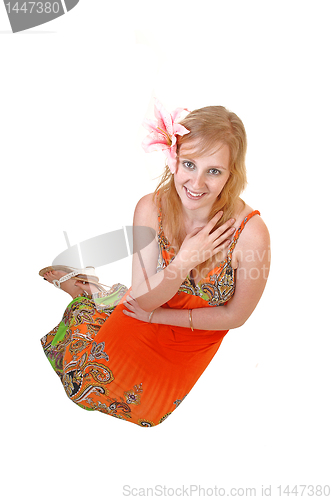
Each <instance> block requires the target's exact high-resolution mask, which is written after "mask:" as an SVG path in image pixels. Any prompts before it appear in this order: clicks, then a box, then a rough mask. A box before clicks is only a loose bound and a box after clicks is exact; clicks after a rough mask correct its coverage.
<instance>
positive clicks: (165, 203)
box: [155, 106, 247, 271]
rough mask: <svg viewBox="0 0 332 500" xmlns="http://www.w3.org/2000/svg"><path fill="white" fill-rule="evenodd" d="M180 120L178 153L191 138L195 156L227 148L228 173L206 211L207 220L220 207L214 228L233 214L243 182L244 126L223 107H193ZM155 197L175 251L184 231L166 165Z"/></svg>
mask: <svg viewBox="0 0 332 500" xmlns="http://www.w3.org/2000/svg"><path fill="white" fill-rule="evenodd" d="M180 123H181V125H183V126H184V127H185V128H186V129H188V130H189V131H190V132H189V134H186V135H184V136H178V142H177V144H178V149H177V152H178V153H179V150H180V148H181V146H182V145H185V144H189V143H192V142H194V141H196V144H197V143H199V147H198V148H197V149H196V151H195V154H196V156H198V157H199V156H204V155H207V154H208V155H211V154H214V153H215V152H217V151H218V150H219V149H220V148H221V147H222V146H223V145H225V144H226V145H228V147H229V151H230V160H229V171H230V175H229V178H228V180H227V182H226V184H225V186H224V187H223V189H222V191H221V193H220V194H219V196H218V197H217V199H216V201H215V202H214V204H213V206H212V209H211V212H210V214H209V220H210V219H212V217H214V215H215V214H216V213H217V212H219V211H220V210H223V212H224V213H223V216H222V218H221V219H220V221H219V222H218V223H217V224H216V226H215V228H214V229H216V228H217V227H219V226H221V225H222V224H223V223H224V222H226V221H227V220H228V219H230V218H231V217H232V216H233V215H234V208H235V204H236V202H237V200H238V199H239V195H240V193H241V192H242V191H243V189H244V188H245V186H246V184H247V176H246V167H245V155H246V151H247V136H246V131H245V128H244V125H243V123H242V121H241V120H240V118H239V117H238V116H237V115H236V114H235V113H232V112H231V111H228V110H227V109H226V108H224V107H223V106H208V107H205V108H200V109H196V110H195V111H192V112H191V113H189V114H188V115H187V116H186V117H185V118H184V119H183V120H182V121H181V122H180ZM157 197H158V198H159V199H160V203H161V208H162V214H163V227H164V230H165V234H166V235H167V238H168V240H169V242H170V243H171V245H172V246H173V248H174V249H175V251H178V250H179V248H180V246H181V244H182V242H183V240H184V238H185V237H186V233H185V231H184V227H183V226H184V225H183V224H182V217H183V212H182V204H181V200H180V198H179V195H178V193H177V191H176V188H175V184H174V179H173V175H172V174H171V172H170V170H169V168H168V166H167V165H166V168H165V171H164V173H163V176H162V178H161V181H160V182H159V184H158V186H157V188H156V191H155V198H157ZM215 260H216V259H215ZM212 263H213V260H212V259H208V260H207V261H205V262H203V263H202V264H200V266H198V268H197V269H198V271H201V270H202V269H203V268H205V269H208V268H209V265H210V266H212Z"/></svg>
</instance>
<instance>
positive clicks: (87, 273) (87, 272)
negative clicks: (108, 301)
mask: <svg viewBox="0 0 332 500" xmlns="http://www.w3.org/2000/svg"><path fill="white" fill-rule="evenodd" d="M50 271H64V272H66V273H68V274H66V275H65V276H62V277H61V278H60V279H59V280H53V281H52V283H53V285H54V286H55V287H56V288H60V290H61V286H60V285H61V283H63V282H64V281H67V280H70V279H71V278H76V280H77V281H82V283H83V284H85V283H89V284H91V285H95V286H96V287H97V288H98V289H99V290H100V291H102V292H105V291H106V290H105V289H104V288H103V287H102V286H101V284H100V283H99V278H98V276H97V275H96V271H95V268H94V267H92V266H87V267H85V268H84V269H76V268H75V267H68V266H49V267H44V268H43V269H41V270H40V271H39V275H40V276H42V277H43V278H44V274H45V273H48V272H50ZM44 279H46V278H44ZM46 281H47V280H46ZM104 286H107V285H104Z"/></svg>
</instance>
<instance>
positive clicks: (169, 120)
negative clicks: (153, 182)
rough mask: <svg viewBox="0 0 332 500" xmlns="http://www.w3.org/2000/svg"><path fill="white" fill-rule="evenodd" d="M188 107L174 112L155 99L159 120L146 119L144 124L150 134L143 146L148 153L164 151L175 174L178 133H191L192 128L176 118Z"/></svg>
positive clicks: (155, 112)
mask: <svg viewBox="0 0 332 500" xmlns="http://www.w3.org/2000/svg"><path fill="white" fill-rule="evenodd" d="M183 111H187V112H188V113H189V111H188V109H186V108H176V110H175V111H173V113H169V112H168V111H166V109H165V108H164V107H163V105H162V104H161V103H160V102H159V101H158V100H157V99H155V105H154V115H155V117H156V118H157V120H148V119H146V120H144V122H143V126H144V127H145V128H146V129H147V130H148V131H149V132H150V134H149V135H148V136H147V137H146V138H145V139H144V141H143V142H142V147H143V149H144V151H145V152H146V153H152V152H153V151H163V152H164V154H165V155H166V158H167V165H168V167H169V169H170V171H171V172H172V174H174V172H175V170H176V143H177V136H178V135H185V134H189V132H190V130H187V129H186V128H185V127H183V126H182V125H180V124H179V123H175V120H176V119H177V118H179V115H180V114H181V113H182V112H183Z"/></svg>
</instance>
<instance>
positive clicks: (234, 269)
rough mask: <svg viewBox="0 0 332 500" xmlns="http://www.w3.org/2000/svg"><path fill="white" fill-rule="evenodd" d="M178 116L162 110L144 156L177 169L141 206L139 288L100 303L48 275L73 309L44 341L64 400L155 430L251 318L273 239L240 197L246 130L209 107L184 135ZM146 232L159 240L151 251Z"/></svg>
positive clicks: (69, 279) (59, 276) (78, 285)
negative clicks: (153, 154) (160, 156)
mask: <svg viewBox="0 0 332 500" xmlns="http://www.w3.org/2000/svg"><path fill="white" fill-rule="evenodd" d="M181 111H183V110H180V109H178V110H176V111H175V112H174V113H173V114H172V115H170V114H169V113H167V112H166V111H165V109H164V108H163V107H162V106H161V104H160V103H159V102H156V106H155V114H156V117H157V122H156V123H154V122H152V121H148V120H147V121H146V126H147V128H148V129H149V131H150V134H149V136H148V138H147V140H146V141H144V143H143V147H144V148H145V150H146V151H152V150H158V149H162V150H163V151H164V152H165V153H166V156H167V163H168V165H167V166H166V169H165V173H164V176H163V178H162V180H161V182H160V184H159V186H158V187H157V189H156V192H155V193H152V194H149V195H147V196H144V197H143V198H142V199H141V200H140V201H139V202H138V204H137V206H136V210H135V214H134V250H136V253H134V256H133V273H132V289H131V290H130V291H129V292H127V294H126V295H124V294H125V288H124V287H123V286H122V285H115V286H114V287H113V288H112V290H111V291H110V292H109V293H108V294H107V293H105V292H104V293H103V292H101V293H100V292H98V285H97V281H96V278H95V277H93V276H91V275H92V274H93V270H88V269H86V270H84V271H81V276H78V275H77V273H78V272H79V271H76V273H75V271H74V273H73V276H74V277H73V276H72V275H71V274H68V271H70V269H61V270H56V269H52V268H46V269H44V270H42V271H41V274H42V275H43V276H44V277H45V278H46V279H47V280H48V281H50V282H52V281H54V280H55V284H56V285H57V286H61V287H62V288H63V289H64V290H66V291H67V292H68V293H70V294H71V296H72V297H73V299H74V300H73V302H72V303H71V304H70V305H69V306H68V308H67V310H66V312H65V315H64V318H63V321H62V323H61V324H60V327H57V328H55V329H54V330H53V331H52V332H50V334H48V335H47V336H46V337H44V338H43V339H42V344H43V347H44V350H45V353H46V355H47V356H48V358H49V360H50V361H51V363H52V365H53V367H54V368H55V370H56V371H57V373H58V374H59V376H60V378H61V381H62V383H63V385H64V387H65V390H66V392H67V395H68V396H69V397H70V398H71V399H72V400H73V401H74V402H76V403H77V404H79V405H80V406H82V407H83V408H86V409H91V410H99V411H102V412H104V413H107V414H109V415H112V416H115V417H117V418H121V419H124V420H127V421H131V422H133V423H136V424H138V425H141V426H147V427H151V426H155V425H157V424H159V423H161V422H163V421H164V420H165V418H167V417H168V416H169V415H170V414H171V413H172V412H173V411H174V409H175V408H177V406H178V405H179V404H180V403H181V401H182V400H183V399H184V397H185V396H186V395H187V394H188V392H189V391H190V390H191V388H192V387H193V385H194V384H195V382H196V381H197V380H198V378H199V377H200V375H201V374H202V372H203V371H204V370H205V368H206V367H207V365H208V364H209V362H210V361H211V359H212V357H213V356H214V354H215V353H216V351H217V350H218V348H219V346H220V344H221V341H222V339H223V338H224V336H225V335H226V333H227V331H228V330H229V329H233V328H238V327H239V326H241V325H243V324H244V322H245V321H246V320H247V319H248V317H249V316H250V315H251V313H252V312H253V310H254V309H255V307H256V305H257V303H258V301H259V299H260V297H261V295H262V293H263V290H264V287H265V283H266V279H267V275H268V270H269V234H268V231H267V228H266V226H265V224H264V222H263V221H262V219H261V218H260V217H259V212H258V211H253V209H252V208H251V207H249V206H248V205H247V204H245V203H244V202H243V201H242V200H241V199H240V198H239V195H240V193H241V191H242V190H243V188H244V186H245V184H246V173H245V153H246V134H245V130H244V127H243V124H242V122H241V120H240V119H239V118H238V117H237V116H236V115H235V114H234V113H231V112H229V111H228V110H226V109H225V108H223V107H221V106H212V107H207V108H202V109H199V110H196V111H193V112H191V113H189V114H188V115H187V116H186V117H185V118H184V119H183V120H182V121H181V123H180V124H179V123H176V118H177V117H178V116H179V114H180V112H181ZM142 226H144V227H148V228H151V231H152V232H155V234H156V237H155V238H154V239H153V241H152V242H151V243H149V244H148V245H146V246H144V245H142V242H141V241H140V239H141V231H140V228H141V227H142ZM150 241H151V240H150ZM143 247H144V248H143ZM142 248H143V249H142ZM138 249H141V250H138ZM89 275H90V276H89ZM235 278H236V283H235ZM63 280H66V281H63ZM84 280H85V281H86V282H88V284H87V283H85V284H84ZM235 285H236V287H235ZM82 290H83V291H84V294H85V296H84V294H83V296H82V295H81V294H82ZM91 293H92V294H93V295H92V296H91V295H88V294H91ZM120 299H121V302H120V303H119V301H120ZM115 306H116V307H115ZM221 306H222V307H221Z"/></svg>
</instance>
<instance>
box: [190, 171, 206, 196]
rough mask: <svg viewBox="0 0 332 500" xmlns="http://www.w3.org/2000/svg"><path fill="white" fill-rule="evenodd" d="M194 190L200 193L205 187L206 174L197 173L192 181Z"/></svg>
mask: <svg viewBox="0 0 332 500" xmlns="http://www.w3.org/2000/svg"><path fill="white" fill-rule="evenodd" d="M191 184H192V188H193V189H195V190H197V191H199V190H200V189H202V188H203V187H204V185H205V179H204V173H198V172H195V175H193V177H192V179H191Z"/></svg>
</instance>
